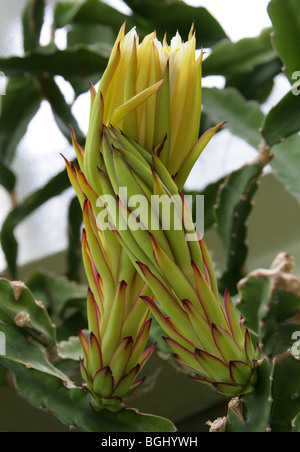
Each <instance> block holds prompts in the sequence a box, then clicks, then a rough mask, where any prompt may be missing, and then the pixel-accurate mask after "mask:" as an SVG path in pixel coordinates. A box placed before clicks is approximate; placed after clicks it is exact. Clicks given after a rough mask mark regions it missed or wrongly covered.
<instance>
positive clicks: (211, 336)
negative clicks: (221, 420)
mask: <svg viewBox="0 0 300 452" xmlns="http://www.w3.org/2000/svg"><path fill="white" fill-rule="evenodd" d="M102 148H103V158H104V162H105V164H106V162H107V165H106V168H107V172H108V178H109V180H110V181H114V182H115V184H113V183H112V184H111V187H110V193H111V194H114V196H115V198H116V204H117V207H118V214H117V215H116V213H115V212H114V210H113V204H112V203H109V204H108V205H107V206H106V211H107V214H108V216H109V221H110V222H111V229H112V230H113V231H114V233H115V235H116V237H118V238H119V240H120V243H121V244H122V246H123V247H125V248H127V252H128V254H129V255H130V256H131V259H132V262H133V263H134V264H135V266H136V268H137V269H138V271H139V272H140V274H141V275H142V277H143V278H144V279H145V281H146V282H147V285H148V286H149V287H150V288H151V290H152V292H153V294H154V296H155V299H153V297H152V298H150V297H149V296H147V295H142V296H141V298H142V299H143V300H144V302H145V304H146V305H147V306H148V307H149V309H150V310H151V313H152V315H153V316H154V317H155V318H156V319H157V321H158V322H159V323H160V325H161V327H162V328H163V329H164V331H165V333H166V337H165V341H166V342H167V344H168V345H169V346H170V347H171V349H173V351H174V356H175V357H176V359H177V360H178V361H179V362H180V363H181V364H182V365H184V366H186V367H187V368H189V369H191V370H192V371H193V372H195V373H196V375H195V376H194V377H193V378H194V379H195V380H198V381H200V382H202V383H205V384H207V385H210V386H211V387H212V388H213V389H214V390H215V391H216V392H218V393H220V394H223V395H226V396H237V395H241V394H247V393H249V392H251V391H252V390H253V387H254V384H255V382H256V373H255V369H256V363H257V360H258V358H259V350H258V348H256V349H255V348H254V347H253V344H252V341H251V337H250V333H249V331H248V330H247V329H246V328H245V327H244V325H243V324H242V322H241V321H240V320H239V319H238V317H237V314H236V312H235V309H234V305H233V302H232V300H231V298H230V295H229V292H228V291H227V292H226V293H225V297H224V306H223V305H222V303H221V302H220V299H219V294H218V288H217V282H216V277H215V272H214V268H213V265H212V261H211V258H210V255H209V252H208V250H207V248H206V246H205V243H204V240H203V239H202V238H201V237H199V236H198V235H197V232H196V230H195V228H194V226H193V221H192V216H191V213H190V211H189V209H188V206H187V205H186V203H185V200H184V197H183V196H182V195H181V193H180V191H179V190H178V187H177V186H176V184H175V183H174V181H173V179H172V177H171V176H170V174H169V173H168V171H166V169H165V167H164V166H163V164H162V162H161V161H160V160H159V158H158V157H157V155H156V154H155V152H153V154H152V157H151V158H149V157H148V156H147V154H146V153H145V151H141V149H140V147H139V146H138V145H135V144H134V143H133V142H132V141H130V140H127V139H126V137H124V135H122V134H121V133H120V132H118V131H117V130H115V129H112V128H106V127H105V128H104V133H103V143H102ZM137 156H138V158H137ZM125 186H126V187H127V188H128V200H129V202H128V203H127V204H125V203H124V199H122V192H121V190H120V188H119V187H125ZM131 191H132V192H134V193H135V194H138V195H140V197H139V198H138V199H137V201H138V203H139V207H138V208H137V209H134V208H133V207H134V202H133V200H131V199H130V192H131ZM160 196H162V197H166V198H167V200H169V202H170V205H171V204H172V206H173V209H169V210H168V213H170V212H171V214H170V215H171V217H172V218H171V221H170V222H169V224H171V226H170V228H165V227H163V225H164V224H165V222H166V217H165V216H164V215H165V213H166V211H163V210H162V209H160V208H159V203H158V202H157V201H158V200H159V197H160ZM153 197H154V201H153V199H152V198H153ZM135 199H136V198H135ZM142 199H144V202H143V208H142V209H141V204H142ZM116 220H117V221H116ZM101 222H102V215H101V218H99V227H100V224H102V223H101ZM175 224H176V225H177V226H178V224H181V228H179V227H177V226H176V227H174V225H175ZM157 225H158V227H156V226H157ZM172 225H173V226H172ZM187 235H188V236H187Z"/></svg>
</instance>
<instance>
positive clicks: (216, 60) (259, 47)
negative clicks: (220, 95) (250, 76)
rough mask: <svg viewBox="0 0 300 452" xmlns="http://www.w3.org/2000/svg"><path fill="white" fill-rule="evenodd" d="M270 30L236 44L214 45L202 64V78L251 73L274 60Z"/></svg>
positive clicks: (226, 40) (226, 41)
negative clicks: (259, 66)
mask: <svg viewBox="0 0 300 452" xmlns="http://www.w3.org/2000/svg"><path fill="white" fill-rule="evenodd" d="M271 31H272V30H271V29H270V28H268V29H266V30H263V31H262V33H261V34H260V35H259V36H257V37H254V38H244V39H241V40H240V41H238V42H231V41H230V40H229V39H225V40H222V41H221V42H219V43H218V44H216V45H215V46H214V47H213V49H212V53H211V54H210V55H209V56H208V57H207V58H206V59H205V60H204V62H203V76H204V77H205V76H208V75H224V76H225V77H228V76H230V77H231V76H232V75H233V74H241V73H243V72H248V71H253V70H254V68H255V67H256V66H258V65H261V64H264V63H268V62H270V61H273V60H274V59H275V58H276V53H275V51H274V49H273V47H272V44H271V36H270V35H271Z"/></svg>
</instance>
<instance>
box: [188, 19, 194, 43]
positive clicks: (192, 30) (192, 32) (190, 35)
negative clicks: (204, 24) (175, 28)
mask: <svg viewBox="0 0 300 452" xmlns="http://www.w3.org/2000/svg"><path fill="white" fill-rule="evenodd" d="M195 34H196V31H195V22H193V23H192V26H191V30H190V33H189V37H188V39H189V41H190V40H191V39H192V37H193V35H194V36H195Z"/></svg>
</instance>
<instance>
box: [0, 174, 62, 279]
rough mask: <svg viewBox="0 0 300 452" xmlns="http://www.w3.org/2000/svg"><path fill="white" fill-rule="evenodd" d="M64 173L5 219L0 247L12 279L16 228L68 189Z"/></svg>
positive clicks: (15, 270) (16, 249)
mask: <svg viewBox="0 0 300 452" xmlns="http://www.w3.org/2000/svg"><path fill="white" fill-rule="evenodd" d="M69 184H70V182H69V178H68V176H67V173H66V171H65V170H64V171H62V172H61V173H58V174H57V175H56V176H54V177H53V178H52V179H51V180H50V181H49V182H48V183H47V184H46V185H45V186H44V187H42V188H40V189H39V190H37V191H35V192H34V193H32V194H31V195H29V196H28V197H27V198H26V199H25V200H24V201H23V202H22V204H20V205H18V206H17V207H15V208H14V209H13V210H12V211H11V212H10V213H9V214H8V216H7V218H6V219H5V221H4V223H3V225H2V230H1V245H2V249H3V252H4V253H5V257H6V260H7V264H8V269H9V271H10V273H11V275H12V277H13V278H16V277H17V255H18V243H17V241H16V239H15V236H14V229H15V228H16V226H17V225H18V224H19V223H20V222H21V221H22V220H24V218H26V217H27V216H28V215H30V214H31V213H32V212H33V211H34V210H36V209H37V208H38V207H40V206H41V205H42V204H44V203H45V202H46V201H48V200H49V199H51V198H53V197H54V196H58V195H59V194H61V193H62V192H63V191H64V190H66V189H67V188H69Z"/></svg>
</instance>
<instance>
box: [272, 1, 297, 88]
mask: <svg viewBox="0 0 300 452" xmlns="http://www.w3.org/2000/svg"><path fill="white" fill-rule="evenodd" d="M268 13H269V16H270V19H271V21H272V24H273V27H274V36H273V43H274V46H275V48H276V50H277V51H278V53H279V55H280V57H281V59H282V61H283V63H284V66H285V73H286V75H287V77H288V79H289V80H290V82H291V83H292V84H293V83H294V81H295V80H294V79H293V78H292V77H293V73H294V72H296V71H299V70H300V53H299V35H300V10H299V2H298V0H272V1H271V2H270V3H269V5H268Z"/></svg>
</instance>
